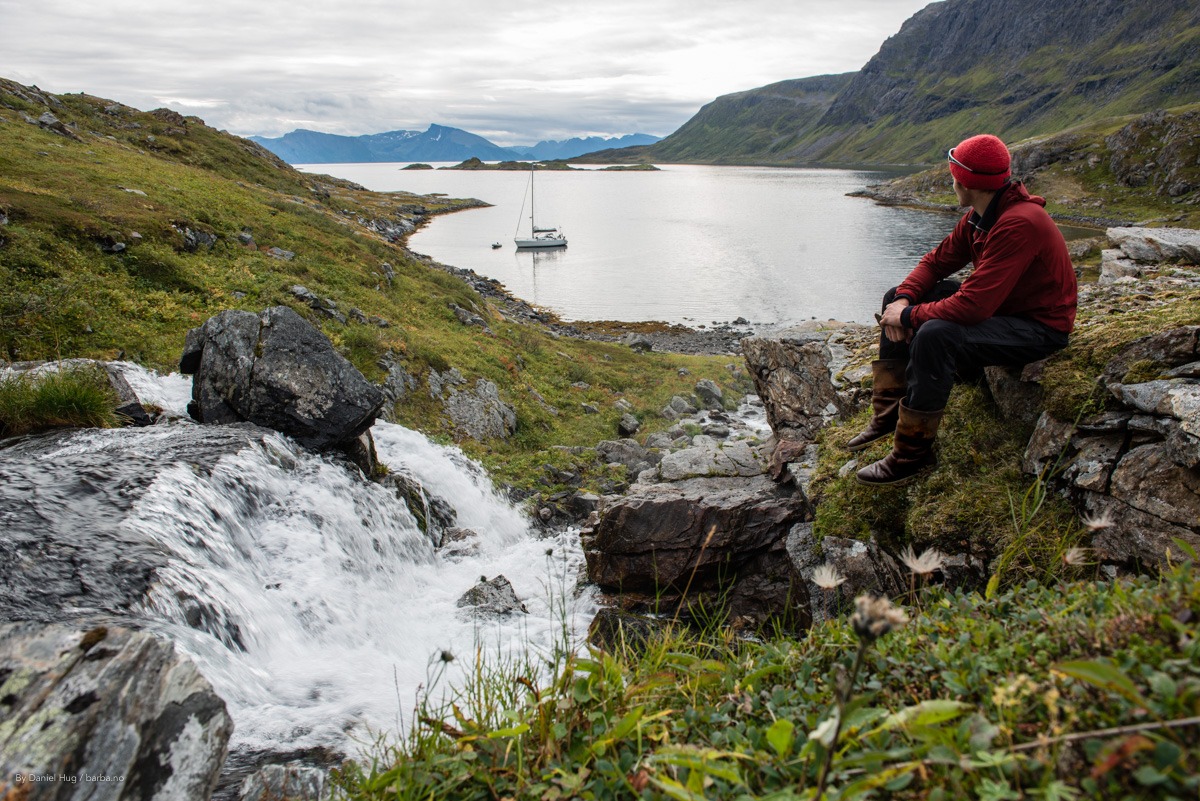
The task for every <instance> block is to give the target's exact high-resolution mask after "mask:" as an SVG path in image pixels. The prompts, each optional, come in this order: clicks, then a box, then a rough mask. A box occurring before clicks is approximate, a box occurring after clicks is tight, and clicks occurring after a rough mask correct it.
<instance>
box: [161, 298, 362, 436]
mask: <svg viewBox="0 0 1200 801" xmlns="http://www.w3.org/2000/svg"><path fill="white" fill-rule="evenodd" d="M179 371H180V372H181V373H184V374H192V373H194V374H195V376H196V378H195V380H194V382H193V385H192V403H191V404H190V405H189V407H188V411H189V413H190V414H191V415H192V416H193V417H195V418H196V419H197V420H199V421H200V422H202V423H235V422H242V421H248V422H252V423H255V424H257V425H261V426H266V427H268V428H273V429H275V430H276V431H281V432H283V433H285V434H288V435H289V436H291V437H292V438H294V439H295V440H296V441H297V442H299V443H300V444H302V445H304V446H305V447H308V448H314V449H318V450H320V449H326V448H331V447H337V446H343V445H346V444H348V443H350V442H351V441H352V440H354V439H356V438H357V437H358V436H359V435H361V434H363V433H364V432H366V430H367V429H368V428H370V427H371V424H372V423H373V422H374V421H375V417H376V416H377V415H378V414H379V410H380V409H381V408H382V407H383V403H384V396H383V393H382V392H380V390H379V389H378V388H377V387H375V386H374V385H372V384H371V383H370V382H368V381H367V380H366V378H364V377H363V375H362V373H360V372H359V371H358V370H357V369H356V368H355V367H354V365H352V364H350V362H348V361H346V359H345V358H343V357H342V356H341V355H340V354H339V353H338V352H337V351H335V350H334V349H333V345H332V344H331V343H330V342H329V340H328V339H327V338H326V337H325V335H324V334H322V333H321V332H320V331H318V330H317V329H316V328H314V327H313V326H312V325H311V324H310V323H308V322H307V321H305V320H304V319H303V318H302V317H301V316H300V315H298V314H296V312H294V311H292V310H291V309H289V308H288V307H286V306H275V307H272V308H270V309H267V310H265V311H263V312H262V313H260V314H253V313H251V312H245V311H234V310H230V311H224V312H221V313H220V314H218V315H216V316H215V317H212V318H209V320H208V322H206V323H205V324H204V325H203V326H201V327H200V328H194V329H192V330H191V331H189V332H188V335H187V343H186V345H185V348H184V353H183V358H182V359H181V360H180V363H179Z"/></svg>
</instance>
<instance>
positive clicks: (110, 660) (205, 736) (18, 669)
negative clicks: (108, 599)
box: [0, 623, 233, 801]
mask: <svg viewBox="0 0 1200 801" xmlns="http://www.w3.org/2000/svg"><path fill="white" fill-rule="evenodd" d="M232 732H233V721H232V720H231V719H230V717H229V715H228V713H227V712H226V710H225V702H224V701H222V700H221V698H220V697H218V696H217V695H216V693H214V692H213V689H212V687H211V686H210V685H209V683H208V681H207V680H206V679H205V678H204V677H203V676H201V675H200V673H199V671H197V670H196V668H195V666H194V665H193V664H192V662H191V660H189V659H187V658H186V657H182V656H179V655H177V654H176V653H175V651H174V648H173V647H172V646H171V644H170V643H169V642H167V641H165V640H160V639H158V638H156V637H154V636H153V635H151V634H148V633H146V632H139V631H131V630H129V629H122V628H104V627H102V626H96V627H90V628H89V627H83V628H79V627H74V626H61V625H55V626H43V625H39V624H36V623H18V624H3V625H0V797H3V798H6V799H22V801H40V799H68V798H70V799H75V798H87V799H114V800H115V799H147V800H153V801H159V800H161V801H167V800H168V799H170V800H171V801H175V800H176V799H202V798H208V797H209V795H210V794H211V792H212V790H213V787H214V786H215V785H216V781H217V774H218V772H219V771H220V768H221V764H222V763H223V762H224V760H225V749H226V744H227V743H228V741H229V736H230V734H231V733H232Z"/></svg>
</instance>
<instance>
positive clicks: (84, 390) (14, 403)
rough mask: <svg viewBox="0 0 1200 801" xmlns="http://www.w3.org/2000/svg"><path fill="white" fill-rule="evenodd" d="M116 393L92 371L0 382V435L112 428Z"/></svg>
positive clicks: (76, 370)
mask: <svg viewBox="0 0 1200 801" xmlns="http://www.w3.org/2000/svg"><path fill="white" fill-rule="evenodd" d="M116 402H117V398H116V394H115V393H114V392H113V390H112V388H111V387H110V386H109V383H108V379H107V377H105V375H104V374H103V373H102V372H101V371H99V370H95V369H87V368H83V369H73V370H62V371H58V372H53V373H46V374H45V375H41V376H38V377H36V378H30V377H29V376H28V375H16V376H11V377H8V378H4V379H2V380H0V435H2V436H19V435H21V434H30V433H33V432H36V431H45V430H47V429H51V428H113V427H115V426H117V425H118V421H117V417H116V414H115V413H114V409H115V408H116Z"/></svg>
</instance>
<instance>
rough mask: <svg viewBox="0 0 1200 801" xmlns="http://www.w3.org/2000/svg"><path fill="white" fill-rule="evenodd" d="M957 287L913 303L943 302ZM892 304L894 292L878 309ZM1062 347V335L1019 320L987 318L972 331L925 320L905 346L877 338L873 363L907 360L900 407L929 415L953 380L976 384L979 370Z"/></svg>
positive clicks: (951, 284)
mask: <svg viewBox="0 0 1200 801" xmlns="http://www.w3.org/2000/svg"><path fill="white" fill-rule="evenodd" d="M958 287H959V283H958V282H957V281H940V282H938V283H937V284H936V285H935V286H934V287H933V289H931V290H930V291H929V292H928V293H927V294H925V295H924V296H923V297H922V298H921V299H920V301H918V302H919V303H929V302H930V301H934V300H941V299H942V298H948V297H950V296H951V295H953V294H954V293H955V292H957V291H958ZM895 299H896V287H892V288H891V289H889V290H888V291H887V292H886V293H885V294H884V296H883V306H884V308H886V307H887V305H888V304H889V303H891V302H892V301H894V300H895ZM1066 346H1067V335H1066V334H1064V333H1062V332H1060V331H1055V330H1054V329H1053V328H1050V327H1049V326H1046V325H1043V324H1042V323H1039V322H1037V321H1035V320H1028V319H1025V318H1024V317H992V318H991V319H988V320H984V321H983V322H982V323H979V324H978V325H959V324H958V323H952V322H949V321H948V320H929V321H927V322H925V323H923V324H922V325H921V327H920V328H919V329H918V330H917V333H916V334H915V335H913V338H912V341H911V342H892V341H891V340H890V339H888V338H887V336H886V335H883V334H881V335H880V337H879V358H881V359H906V360H908V370H907V371H906V373H905V378H906V380H907V382H908V395H907V397H906V398H905V400H904V405H905V406H907V407H909V408H910V409H916V410H918V411H922V412H935V411H939V410H941V409H944V408H945V406H946V401H948V400H949V399H950V390H951V388H952V387H953V386H954V382H955V381H956V380H958V381H962V382H977V381H979V380H980V379H981V378H982V377H983V368H984V367H988V366H992V365H996V366H1003V367H1018V366H1020V365H1024V364H1028V363H1029V362H1036V361H1037V360H1038V359H1044V358H1045V357H1047V356H1049V355H1050V354H1051V353H1054V352H1055V351H1058V350H1062V349H1063V348H1065V347H1066Z"/></svg>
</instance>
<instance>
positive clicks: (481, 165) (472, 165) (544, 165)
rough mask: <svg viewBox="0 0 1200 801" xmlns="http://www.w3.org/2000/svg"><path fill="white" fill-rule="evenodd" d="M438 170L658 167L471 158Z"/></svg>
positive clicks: (584, 170) (602, 169)
mask: <svg viewBox="0 0 1200 801" xmlns="http://www.w3.org/2000/svg"><path fill="white" fill-rule="evenodd" d="M404 169H406V170H412V169H425V167H420V168H419V167H418V166H417V165H415V164H414V165H412V166H409V167H405V168H404ZM438 169H439V170H510V171H514V172H516V171H519V172H524V171H526V170H533V169H536V170H556V171H559V172H567V171H569V172H602V171H604V170H621V171H626V170H634V171H642V172H644V171H649V170H658V167H655V166H654V165H653V164H614V165H611V166H608V167H603V168H601V169H598V170H586V169H580V168H579V167H572V166H571V165H569V164H567V162H565V161H561V160H553V161H501V162H498V163H496V164H488V163H486V162H484V161H483V160H482V159H480V158H477V157H475V156H472V157H471V158H469V159H467V160H466V161H463V162H460V163H458V164H455V165H453V166H450V167H438Z"/></svg>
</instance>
